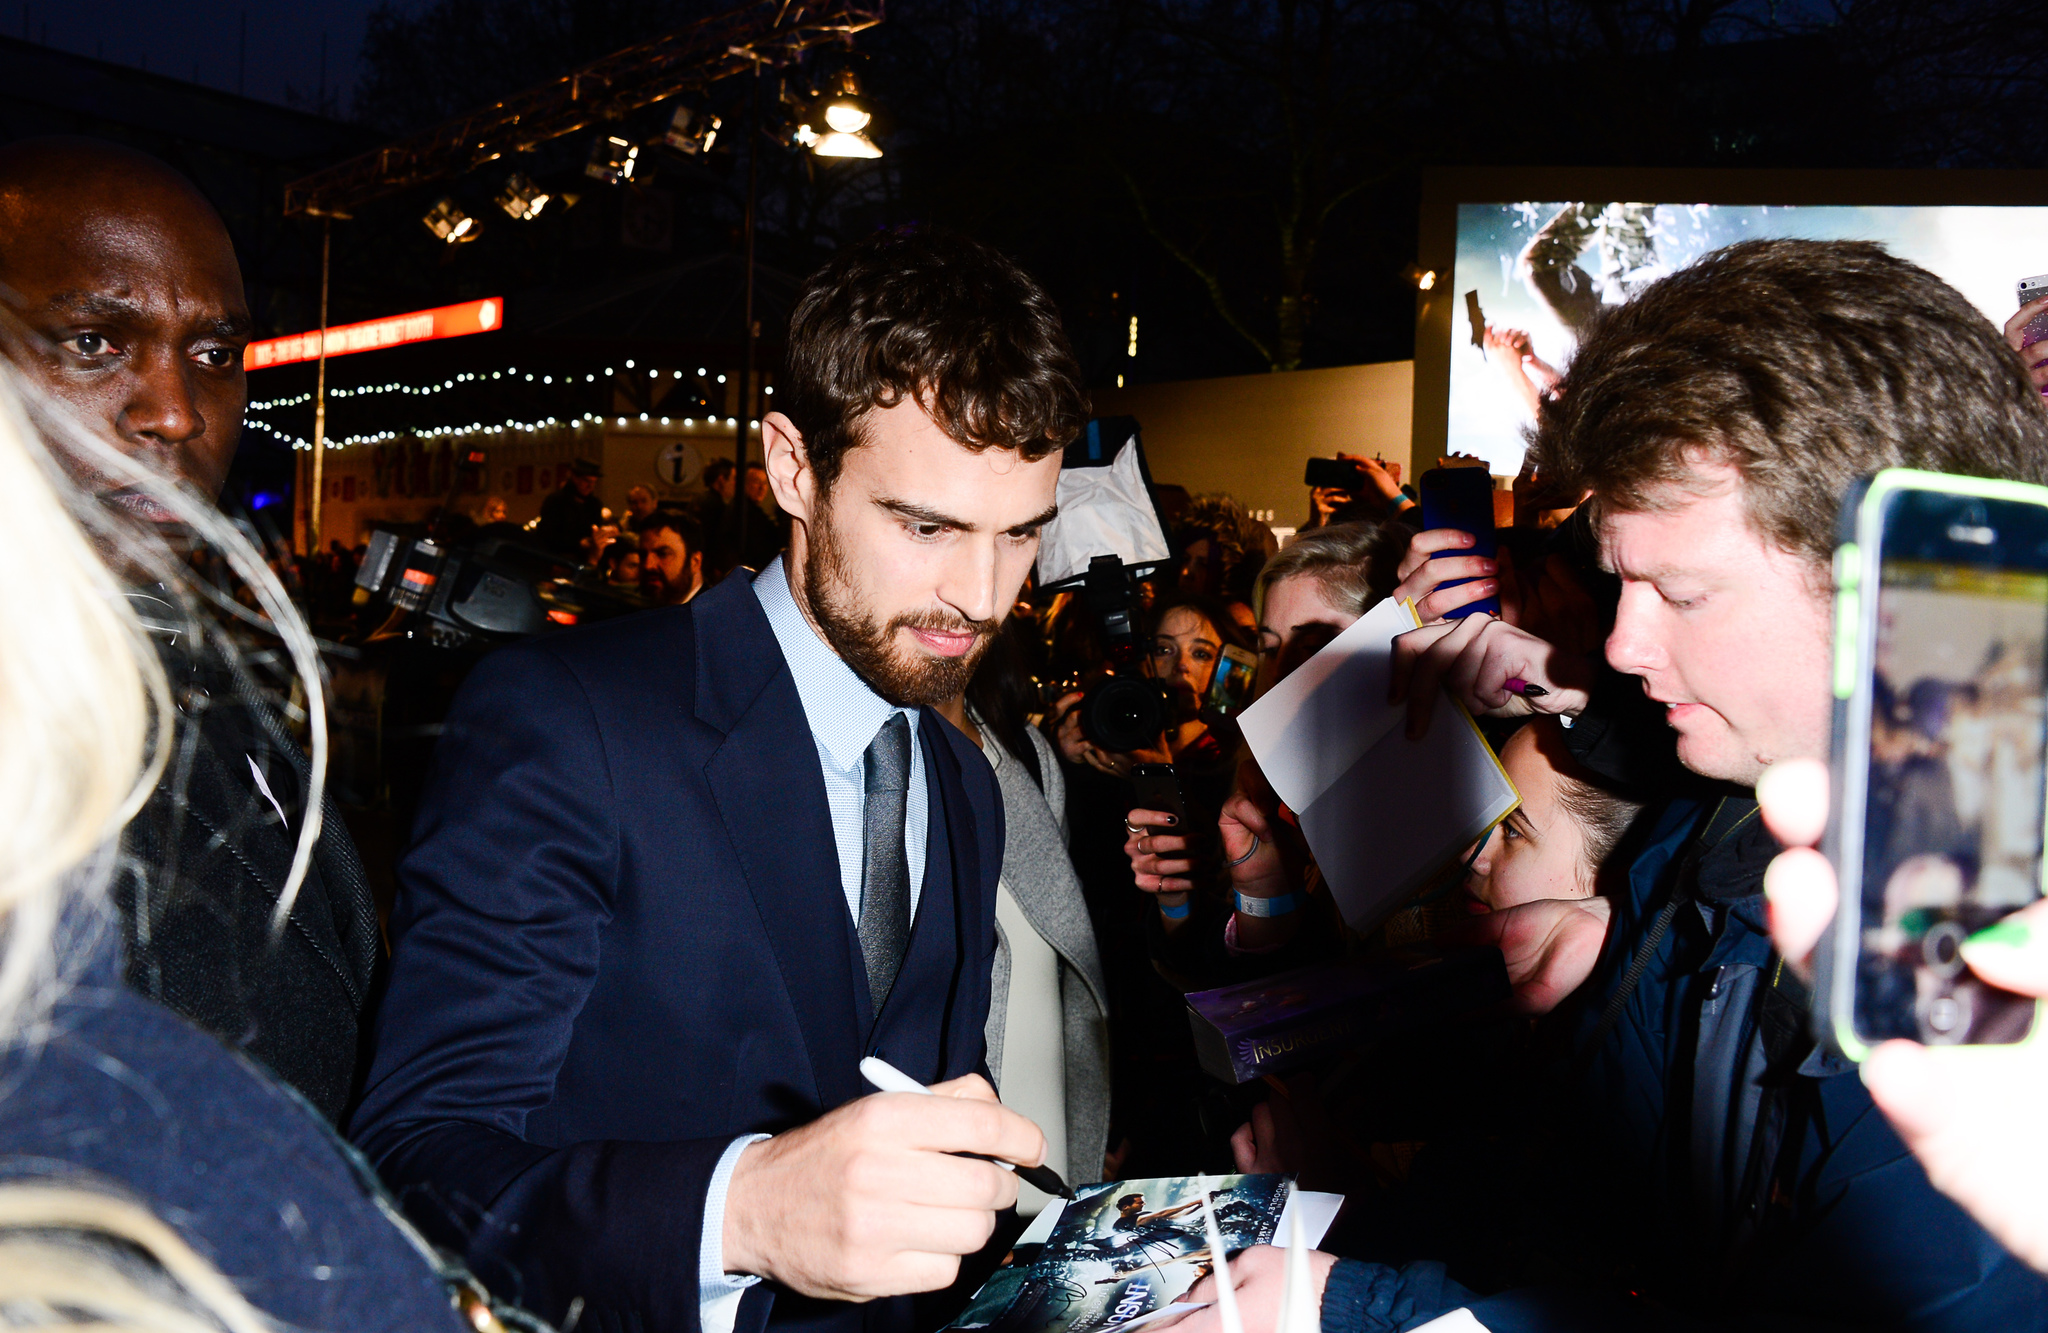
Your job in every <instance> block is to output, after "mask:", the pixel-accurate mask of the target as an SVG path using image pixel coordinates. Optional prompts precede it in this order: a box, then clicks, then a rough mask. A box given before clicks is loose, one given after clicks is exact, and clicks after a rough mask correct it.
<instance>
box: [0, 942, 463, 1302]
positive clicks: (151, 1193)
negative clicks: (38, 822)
mask: <svg viewBox="0 0 2048 1333" xmlns="http://www.w3.org/2000/svg"><path fill="white" fill-rule="evenodd" d="M112 943H113V942H112V941H111V939H109V940H105V941H103V944H104V947H103V949H102V950H101V952H100V953H99V954H98V956H97V957H96V958H95V960H94V962H93V964H92V966H91V967H90V969H89V970H88V971H87V973H86V975H84V976H82V977H80V978H78V979H77V981H76V983H75V984H74V985H73V986H72V987H71V989H70V990H69V991H68V992H67V993H66V994H65V996H64V998H63V999H62V1000H61V1001H60V1002H59V1003H58V1005H57V1007H56V1010H55V1012H54V1013H53V1015H52V1023H51V1032H50V1037H49V1039H48V1041H47V1042H45V1043H44V1044H42V1045H41V1046H38V1047H29V1048H26V1049H24V1048H21V1047H16V1048H14V1049H12V1050H9V1051H7V1052H6V1053H5V1055H4V1056H0V1086H4V1088H5V1089H6V1095H5V1096H0V1175H4V1176H5V1177H6V1178H7V1179H10V1180H25V1179H34V1180H44V1181H48V1180H55V1181H58V1182H61V1183H65V1184H71V1185H77V1186H81V1187H84V1188H97V1189H102V1190H104V1189H113V1190H116V1191H118V1192H119V1193H122V1194H124V1195H127V1196H129V1197H133V1198H137V1199H139V1200H140V1201H141V1202H143V1203H145V1204H147V1205H148V1206H149V1207H150V1208H151V1209H152V1210H154V1211H155V1213H156V1214H157V1216H158V1217H160V1218H162V1219H163V1220H164V1221H166V1222H168V1223H169V1224H170V1225H171V1226H173V1227H174V1228H176V1229H177V1231H178V1232H179V1234H180V1235H182V1236H183V1237H184V1238H185V1240H187V1241H188V1242H190V1243H191V1245H192V1246H193V1248H194V1249H196V1250H198V1251H199V1253H200V1254H202V1255H204V1256H205V1257H206V1258H207V1259H209V1260H211V1261H212V1262H213V1264H214V1265H215V1266H216V1267H217V1268H219V1269H220V1270H221V1271H222V1272H223V1273H225V1274H226V1275H227V1276H228V1277H229V1278H230V1279H231V1280H232V1281H233V1282H234V1284H235V1286H236V1287H237V1288H238V1289H239V1290H240V1291H241V1293H242V1294H243V1295H244V1296H246V1297H247V1298H248V1299H249V1300H250V1301H251V1302H252V1303H254V1304H255V1305H256V1306H257V1307H259V1308H260V1309H262V1310H264V1311H265V1312H266V1313H268V1314H270V1315H272V1316H273V1317H274V1318H276V1319H277V1320H278V1321H280V1323H281V1324H282V1325H284V1326H286V1327H290V1328H296V1329H306V1330H311V1331H316V1333H342V1330H348V1331H349V1333H378V1331H380V1330H388V1333H434V1331H435V1330H442V1331H444V1333H459V1331H460V1330H461V1329H463V1328H464V1327H466V1325H465V1324H464V1322H463V1321H462V1320H461V1319H460V1318H459V1317H458V1316H457V1315H456V1313H455V1309H454V1307H453V1305H452V1304H451V1302H450V1300H449V1294H448V1288H447V1286H446V1285H444V1284H443V1282H442V1281H441V1280H440V1278H439V1276H438V1274H437V1270H436V1265H435V1261H434V1258H433V1255H432V1252H431V1251H430V1250H429V1249H428V1248H427V1247H426V1245H425V1244H424V1243H423V1242H421V1241H420V1240H419V1238H418V1237H417V1236H415V1235H414V1234H412V1233H411V1231H410V1230H409V1229H408V1228H406V1227H404V1226H403V1224H401V1223H399V1222H397V1221H396V1217H397V1214H396V1211H395V1210H394V1209H393V1208H392V1206H391V1204H390V1203H389V1202H388V1200H386V1199H384V1198H383V1197H382V1194H381V1191H380V1190H379V1189H378V1186H377V1184H376V1178H375V1177H374V1176H372V1175H371V1174H370V1172H369V1169H368V1168H367V1167H365V1166H364V1165H363V1164H362V1162H361V1161H360V1160H359V1159H357V1158H356V1157H355V1154H354V1152H353V1151H352V1150H351V1149H349V1148H348V1147H347V1146H346V1145H345V1144H343V1143H342V1142H341V1141H340V1140H339V1139H337V1138H336V1137H335V1136H334V1133H333V1131H331V1130H330V1129H328V1127H327V1126H326V1125H325V1124H323V1123H322V1122H321V1120H320V1118H319V1117H318V1116H317V1115H316V1114H314V1112H313V1111H312V1110H311V1109H310V1108H308V1107H307V1105H306V1104H305V1103H304V1102H303V1101H301V1100H300V1099H299V1098H297V1097H295V1096H294V1095H292V1093H291V1092H290V1091H289V1090H287V1089H285V1088H284V1087H282V1086H280V1085H278V1084H277V1083H275V1082H273V1081H272V1080H271V1079H269V1078H268V1077H266V1076H265V1075H264V1074H263V1073H261V1072H260V1071H258V1070H257V1069H255V1068H254V1067H252V1066H251V1065H250V1064H248V1063H247V1062H246V1061H243V1060H240V1059H237V1058H236V1057H235V1056H234V1055H233V1054H231V1053H230V1052H228V1051H227V1050H225V1049H223V1048H222V1046H221V1045H220V1043H218V1042H216V1041H215V1040H214V1039H213V1038H212V1037H209V1036H207V1035H206V1034H205V1033H203V1032H201V1031H199V1030H198V1029H197V1028H194V1027H192V1026H191V1025H190V1024H188V1023H186V1022H185V1021H184V1020H183V1019H181V1018H179V1017H178V1016H177V1015H175V1014H173V1013H171V1012H170V1011H169V1010H167V1009H164V1008H161V1007H159V1006H158V1005H155V1004H152V1003H151V1002H150V1001H148V1000H145V999H143V998H142V997H140V996H138V995H135V994H134V993H132V992H131V991H128V990H126V989H124V988H123V987H122V986H121V985H120V983H119V979H118V965H117V963H116V961H115V950H114V949H113V947H112Z"/></svg>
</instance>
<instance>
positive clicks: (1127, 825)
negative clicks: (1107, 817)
mask: <svg viewBox="0 0 2048 1333" xmlns="http://www.w3.org/2000/svg"><path fill="white" fill-rule="evenodd" d="M1144 831H1145V829H1144V826H1143V825H1141V824H1133V823H1132V822H1131V821H1130V820H1128V819H1126V820H1125V821H1124V832H1126V833H1128V834H1130V835H1131V836H1132V837H1134V838H1135V837H1138V836H1139V835H1140V834H1142V833H1144Z"/></svg>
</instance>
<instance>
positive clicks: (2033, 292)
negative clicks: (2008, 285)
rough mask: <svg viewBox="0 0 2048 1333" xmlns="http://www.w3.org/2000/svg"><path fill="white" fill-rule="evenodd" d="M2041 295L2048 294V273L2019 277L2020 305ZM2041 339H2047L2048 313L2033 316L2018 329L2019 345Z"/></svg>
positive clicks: (2031, 343) (2026, 345) (2028, 344)
mask: <svg viewBox="0 0 2048 1333" xmlns="http://www.w3.org/2000/svg"><path fill="white" fill-rule="evenodd" d="M2043 296H2048V273H2043V274H2041V275H2040V276H2039V277H2035V278H2021V279H2020V284H2019V298H2020V304H2021V305H2025V304H2026V303H2027V302H2029V301H2034V300H2038V299H2040V298H2041V297H2043ZM2043 339H2048V314H2041V315H2036V316H2034V317H2033V318H2032V319H2030V320H2028V321H2027V326H2026V327H2025V328H2024V329H2022V330H2020V346H2022V347H2032V346H2033V345H2034V344H2035V343H2037V342H2040V341H2042V340H2043Z"/></svg>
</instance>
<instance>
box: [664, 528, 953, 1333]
mask: <svg viewBox="0 0 2048 1333" xmlns="http://www.w3.org/2000/svg"><path fill="white" fill-rule="evenodd" d="M754 596H755V597H757V598H759V599H760V602H761V610H762V611H763V612H764V613H765V614H766V615H767V617H768V627H769V628H770V629H772V630H774V631H775V642H776V644H777V645H778V646H779V647H780V648H781V649H782V660H783V661H784V662H786V663H788V664H789V673H790V675H791V676H792V677H794V678H795V680H796V693H797V698H798V699H800V700H802V702H803V706H804V718H805V720H806V721H808V722H809V723H810V726H811V739H812V740H814V741H815V742H817V746H818V767H819V768H820V769H821V770H822V771H823V773H824V776H825V800H826V803H827V804H828V805H829V806H830V807H831V811H832V838H833V840H834V841H835V842H836V843H838V845H839V886H840V888H841V890H842V891H843V892H844V893H845V894H846V910H847V912H848V913H849V914H850V915H851V916H852V917H853V920H854V922H855V924H858V923H859V921H860V899H861V873H862V869H863V866H864V864H865V861H866V847H867V837H866V827H867V818H866V801H867V766H866V759H867V752H868V745H869V744H870V743H871V742H872V741H873V740H874V739H875V733H877V732H879V731H880V730H881V729H882V724H883V723H885V722H887V721H888V720H889V718H890V716H891V715H892V714H895V713H901V714H903V715H904V716H905V717H907V718H909V719H910V790H909V791H908V792H907V793H905V795H906V798H907V799H906V801H905V805H904V814H903V851H904V858H905V860H907V861H908V862H909V869H910V915H911V921H912V922H913V923H915V922H916V920H917V904H918V900H919V899H920V897H921V896H922V894H923V891H924V856H925V842H926V837H927V834H928V831H929V830H928V825H927V823H926V820H927V819H928V817H929V811H930V808H931V795H930V793H929V792H927V791H926V790H925V779H924V755H923V753H922V752H921V750H920V749H919V747H918V744H917V710H916V709H914V708H899V707H897V706H896V705H894V704H892V703H890V702H889V701H888V700H886V699H884V698H882V696H881V695H879V694H876V693H875V692H874V691H873V690H871V689H869V688H868V684H867V682H866V681H864V680H862V679H861V678H860V677H859V675H857V674H855V672H854V670H853V668H852V667H850V666H848V665H847V664H846V662H845V660H844V659H843V658H841V657H840V656H839V654H837V653H835V652H833V651H832V649H831V648H830V647H829V646H828V645H827V644H826V643H825V641H824V640H823V639H821V638H819V637H818V633H817V631H816V630H814V629H812V628H811V622H810V621H809V620H806V619H805V618H804V613H803V608H802V607H800V606H798V605H797V604H796V598H795V597H794V596H792V595H791V594H790V591H789V576H788V574H787V573H786V572H785V571H784V569H783V564H782V558H781V557H780V556H778V557H776V559H775V562H774V563H773V564H771V565H769V566H768V568H766V569H764V570H762V571H761V572H760V573H759V574H758V575H756V576H755V578H754ZM767 1137H768V1135H766V1134H749V1135H746V1136H745V1137H742V1138H737V1139H734V1140H733V1141H732V1143H731V1144H730V1145H728V1146H727V1147H726V1150H725V1155H724V1156H722V1157H720V1158H719V1159H718V1165H717V1167H716V1168H714V1169H713V1171H712V1172H711V1186H710V1188H709V1189H708V1190H706V1191H705V1195H704V1235H703V1237H702V1239H701V1241H700V1242H699V1244H698V1249H697V1294H698V1299H699V1302H700V1306H701V1308H700V1310H699V1315H700V1318H701V1320H702V1323H703V1326H704V1333H732V1326H733V1321H734V1320H735V1319H736V1318H737V1317H738V1315H739V1303H740V1296H741V1294H742V1293H744V1292H745V1291H746V1289H747V1288H748V1287H751V1286H753V1285H754V1284H755V1283H756V1282H759V1281H760V1279H759V1278H758V1277H752V1276H744V1275H734V1274H730V1273H727V1272H726V1271H725V1195H726V1190H727V1189H728V1188H729V1187H730V1186H731V1184H732V1173H733V1168H734V1167H735V1166H736V1165H737V1164H738V1162H739V1158H740V1153H741V1152H743V1151H745V1149H746V1147H747V1145H749V1144H752V1143H759V1142H760V1141H761V1140H762V1139H765V1138H767Z"/></svg>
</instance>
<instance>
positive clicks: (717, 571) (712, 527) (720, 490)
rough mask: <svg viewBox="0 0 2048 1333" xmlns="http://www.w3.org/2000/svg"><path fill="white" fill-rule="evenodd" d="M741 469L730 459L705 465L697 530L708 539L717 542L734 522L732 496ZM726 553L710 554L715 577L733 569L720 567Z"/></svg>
mask: <svg viewBox="0 0 2048 1333" xmlns="http://www.w3.org/2000/svg"><path fill="white" fill-rule="evenodd" d="M738 476H739V472H738V469H736V468H734V467H733V465H732V460H731V459H730V458H714V459H712V460H711V461H710V462H709V463H706V464H705V465H704V494H702V495H700V496H698V497H697V527H698V529H699V530H700V531H702V532H703V533H704V536H705V538H706V540H708V541H712V542H714V543H715V542H717V541H718V539H719V536H720V534H722V533H723V532H724V531H725V530H726V526H727V525H728V524H730V523H731V522H732V511H733V495H734V493H735V492H736V491H737V489H738V482H737V478H738ZM723 556H724V552H723V551H721V550H718V549H714V550H712V552H711V573H712V576H713V577H714V578H716V577H717V576H719V575H722V574H724V573H725V571H726V570H727V569H729V568H731V566H730V565H729V564H721V563H720V561H721V560H722V559H723Z"/></svg>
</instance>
